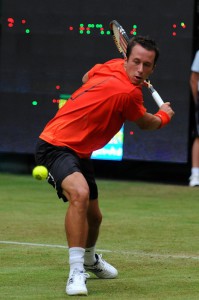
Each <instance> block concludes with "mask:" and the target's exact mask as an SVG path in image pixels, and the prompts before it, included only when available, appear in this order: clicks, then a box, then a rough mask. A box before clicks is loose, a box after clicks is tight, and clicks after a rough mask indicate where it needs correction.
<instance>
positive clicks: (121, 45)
mask: <svg viewBox="0 0 199 300" xmlns="http://www.w3.org/2000/svg"><path fill="white" fill-rule="evenodd" d="M110 29H111V34H112V36H113V40H114V42H115V44H116V47H117V49H118V51H119V52H120V53H121V54H122V56H123V57H124V58H125V57H126V50H127V45H128V42H129V37H128V35H127V34H126V32H125V30H124V28H123V27H122V26H121V25H120V24H119V23H118V22H117V21H116V20H113V21H111V22H110ZM144 85H145V86H146V87H147V88H148V89H149V91H150V92H151V95H152V97H153V99H154V100H155V102H156V103H157V105H158V106H159V107H160V106H161V105H162V104H164V101H163V100H162V98H161V97H160V95H159V94H158V92H157V91H156V90H155V89H154V87H153V86H152V84H151V83H150V81H149V80H145V81H144Z"/></svg>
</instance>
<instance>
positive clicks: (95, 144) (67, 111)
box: [40, 59, 146, 158]
mask: <svg viewBox="0 0 199 300" xmlns="http://www.w3.org/2000/svg"><path fill="white" fill-rule="evenodd" d="M88 78H89V79H88V81H87V82H86V83H85V84H83V85H82V86H81V87H80V88H79V89H78V90H76V91H75V92H74V93H73V94H72V96H71V98H70V99H69V100H68V101H67V102H66V104H65V105H64V106H62V108H60V109H59V110H58V112H57V114H56V115H55V117H54V118H53V119H52V120H51V121H50V122H49V123H47V125H46V127H45V128H44V130H43V132H42V133H41V135H40V138H41V139H43V140H45V141H46V142H48V143H50V144H53V145H55V146H67V147H69V148H71V149H73V150H74V151H75V152H76V153H77V154H78V155H79V157H81V158H84V157H85V158H86V157H90V156H91V154H92V152H93V151H95V150H97V149H100V148H102V147H103V146H105V145H106V144H107V143H108V142H109V141H110V139H111V138H112V137H113V136H114V135H115V134H116V133H117V132H118V131H119V130H120V128H121V127H122V125H123V123H124V122H125V121H126V120H129V121H135V120H137V119H138V118H140V117H142V116H143V115H144V113H145V111H146V108H145V107H144V106H143V95H142V90H141V87H139V86H134V85H133V84H132V83H131V82H130V80H129V78H128V76H127V74H126V71H125V69H124V60H123V59H113V60H110V61H108V62H106V63H104V64H97V65H95V66H94V67H93V68H92V69H91V70H90V71H89V72H88Z"/></svg>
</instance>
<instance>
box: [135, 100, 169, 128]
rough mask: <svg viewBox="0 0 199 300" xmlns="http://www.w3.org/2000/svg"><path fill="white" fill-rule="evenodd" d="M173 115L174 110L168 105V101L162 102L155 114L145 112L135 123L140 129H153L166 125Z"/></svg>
mask: <svg viewBox="0 0 199 300" xmlns="http://www.w3.org/2000/svg"><path fill="white" fill-rule="evenodd" d="M173 115H174V111H173V109H172V108H171V106H170V102H166V103H164V104H163V105H162V106H161V107H160V110H159V111H158V112H157V113H156V114H154V115H153V114H151V113H148V112H145V114H144V115H143V117H141V118H139V119H138V120H137V121H135V123H136V124H137V126H138V127H139V128H140V129H143V130H155V129H159V128H162V127H163V126H165V125H167V124H168V123H169V122H170V121H171V118H172V117H173Z"/></svg>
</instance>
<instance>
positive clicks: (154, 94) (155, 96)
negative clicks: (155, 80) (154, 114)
mask: <svg viewBox="0 0 199 300" xmlns="http://www.w3.org/2000/svg"><path fill="white" fill-rule="evenodd" d="M149 90H150V92H151V95H152V97H153V99H154V100H155V102H156V104H157V105H158V107H160V106H162V104H164V101H163V100H162V98H161V97H160V95H159V94H158V92H157V91H156V90H155V89H154V87H152V86H150V87H149Z"/></svg>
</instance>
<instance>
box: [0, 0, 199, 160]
mask: <svg viewBox="0 0 199 300" xmlns="http://www.w3.org/2000/svg"><path fill="white" fill-rule="evenodd" d="M113 3H114V5H113ZM188 6H189V7H188V9H187V1H186V0H181V1H172V2H171V3H170V1H169V2H168V1H166V0H162V1H161V2H160V1H159V0H154V1H146V0H143V1H141V2H135V3H134V2H133V1H129V0H122V1H121V0H118V1H114V2H113V1H111V0H110V1H105V0H101V1H93V0H88V1H85V2H82V1H71V0H67V1H65V0H58V1H53V0H43V1H40V0H34V1H30V0H21V1H16V0H1V7H0V13H1V20H2V21H1V47H0V66H1V67H0V95H1V109H0V128H1V130H0V141H1V143H0V152H1V153H30V154H31V153H34V149H35V143H36V141H37V138H38V136H39V134H40V132H41V131H42V129H43V127H44V126H45V124H46V123H47V122H48V121H49V120H50V118H52V117H53V116H54V114H55V113H56V111H57V110H58V109H59V106H60V104H63V103H64V102H65V101H67V99H68V98H69V97H70V95H71V94H72V93H73V92H74V91H75V89H77V88H78V87H79V86H80V85H81V84H82V82H81V79H82V76H83V75H84V74H85V73H86V72H87V71H88V70H89V69H90V68H91V67H92V66H93V65H95V64H96V63H103V62H105V61H107V60H109V59H112V58H115V57H120V55H119V53H118V52H117V50H116V48H115V45H114V43H113V40H112V37H111V33H110V28H109V23H110V21H111V20H113V19H116V20H118V22H119V23H121V25H122V26H123V27H124V28H125V30H126V32H127V34H128V35H129V36H130V37H131V36H135V35H144V36H150V37H151V38H153V39H155V40H156V41H157V44H158V45H159V48H160V58H159V60H158V63H157V67H156V69H155V71H154V74H153V75H152V78H151V81H152V82H153V85H154V87H155V88H156V89H157V90H158V92H159V93H160V95H161V97H162V98H163V99H164V101H170V102H171V103H172V107H173V109H174V110H175V117H174V118H173V120H172V122H171V123H170V124H169V125H168V126H167V127H165V128H163V129H161V131H158V130H157V131H154V132H148V131H147V132H145V131H141V130H140V129H139V128H137V127H136V126H135V124H133V123H131V122H126V123H125V124H124V126H123V127H122V128H121V130H120V132H118V134H117V135H116V136H115V137H114V138H113V139H112V140H111V141H110V143H109V144H107V145H106V146H105V147H104V148H103V149H99V150H98V151H96V152H94V153H93V159H107V160H142V161H145V160H146V161H159V162H187V159H188V148H189V123H190V120H189V115H190V114H189V107H190V88H189V76H190V66H191V62H192V58H193V49H192V48H193V27H194V13H195V12H194V11H195V9H194V8H195V2H194V0H190V1H189V5H188ZM144 101H145V106H146V107H147V110H148V111H149V112H151V113H155V112H156V111H157V110H158V107H157V105H156V104H155V103H154V101H153V99H152V97H151V95H150V93H149V91H148V90H147V89H146V90H144Z"/></svg>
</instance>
